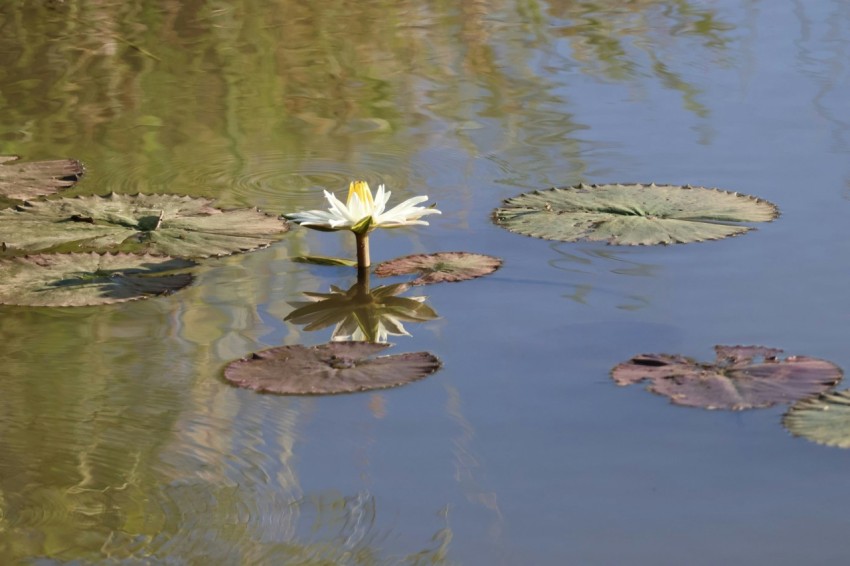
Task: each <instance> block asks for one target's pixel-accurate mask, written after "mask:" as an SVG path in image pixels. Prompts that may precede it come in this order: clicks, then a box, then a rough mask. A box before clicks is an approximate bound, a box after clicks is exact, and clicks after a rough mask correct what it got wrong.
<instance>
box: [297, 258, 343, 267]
mask: <svg viewBox="0 0 850 566" xmlns="http://www.w3.org/2000/svg"><path fill="white" fill-rule="evenodd" d="M292 261H294V262H297V263H309V264H312V265H333V266H344V267H357V260H353V259H345V258H344V257H329V256H323V255H297V256H294V257H293V258H292Z"/></svg>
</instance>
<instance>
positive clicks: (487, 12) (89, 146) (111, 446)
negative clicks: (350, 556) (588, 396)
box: [0, 0, 730, 564]
mask: <svg viewBox="0 0 850 566" xmlns="http://www.w3.org/2000/svg"><path fill="white" fill-rule="evenodd" d="M0 31H1V32H2V33H0V104H2V107H3V112H2V113H0V155H3V154H13V153H19V154H22V155H24V156H26V157H27V158H32V159H38V158H58V157H75V158H79V159H81V160H83V161H84V162H85V164H86V165H87V167H88V174H87V176H86V177H85V178H84V180H83V181H82V182H81V183H80V184H78V185H77V186H76V187H75V188H74V189H72V194H86V193H106V192H109V191H112V190H114V191H118V192H135V191H143V192H172V193H180V194H190V195H203V196H208V197H214V198H217V199H219V202H220V203H221V204H222V205H223V206H238V205H242V206H244V205H251V206H255V205H256V206H260V207H262V208H264V209H266V210H268V211H270V212H285V211H291V210H294V209H303V208H313V207H315V205H317V204H318V200H319V198H320V193H319V192H318V191H316V190H315V189H316V188H317V187H318V186H323V187H327V188H331V189H334V188H338V187H342V186H345V185H346V184H347V182H348V180H349V179H350V178H352V177H356V178H365V179H366V180H369V181H375V180H376V179H377V178H378V176H382V177H381V178H382V179H383V178H384V177H388V178H389V179H390V180H392V181H395V183H394V185H395V186H399V187H405V186H409V185H410V184H412V183H411V182H410V181H411V180H415V179H416V178H417V176H422V175H424V173H421V172H419V171H417V170H416V169H415V166H414V165H413V162H414V161H415V156H416V155H417V153H418V152H420V151H423V149H429V148H430V149H434V150H444V149H446V147H447V145H446V144H447V142H446V138H451V140H452V142H451V143H452V145H450V146H448V148H449V149H450V150H452V151H454V150H455V149H457V148H459V149H460V150H461V151H460V153H461V154H462V155H463V157H464V158H465V159H468V160H473V159H476V158H479V157H480V156H482V155H484V156H492V157H493V158H494V159H497V160H508V158H510V159H509V160H510V161H511V163H512V164H513V168H514V169H515V170H516V171H520V172H519V173H515V172H512V173H510V174H515V175H517V176H518V177H523V175H524V174H525V173H523V172H521V170H522V169H523V167H526V168H528V169H533V167H534V166H535V164H536V163H549V164H551V163H552V162H557V163H559V164H561V165H562V166H563V170H564V171H567V173H565V174H568V175H572V176H573V178H572V179H571V178H565V179H561V181H563V182H565V183H568V182H570V181H572V180H578V178H579V177H580V176H581V175H583V174H584V172H585V170H586V169H587V166H586V165H585V163H584V161H583V159H582V156H581V140H580V135H579V134H580V132H581V130H582V129H583V128H585V127H586V125H585V124H581V123H579V122H578V121H577V120H576V118H575V117H574V116H573V115H572V114H571V113H570V108H571V101H570V99H569V96H568V94H566V93H565V92H564V90H563V89H561V88H559V87H560V86H562V85H561V84H560V83H559V82H558V80H556V78H557V75H558V74H559V73H561V72H564V69H572V68H576V69H579V70H581V71H583V72H586V73H589V74H592V75H594V76H597V77H599V79H600V80H604V81H623V82H628V81H631V80H633V79H634V78H635V77H636V76H638V75H648V76H650V77H653V78H654V80H657V81H660V82H661V83H662V84H663V85H665V87H667V88H669V89H673V90H676V91H678V92H680V93H681V97H682V99H683V101H684V102H683V104H684V105H685V106H686V107H687V108H688V109H689V110H690V111H692V112H693V113H694V114H695V115H698V116H699V115H704V114H705V113H706V112H707V110H706V108H705V107H703V106H701V105H700V103H699V92H698V90H697V89H696V87H694V86H692V85H689V84H688V83H687V81H686V80H685V79H683V78H682V76H681V75H679V74H677V73H676V72H675V61H678V59H675V60H674V61H669V60H668V59H667V58H666V55H667V54H668V51H667V50H681V45H682V44H684V45H686V46H688V47H690V46H692V45H693V44H696V46H697V47H698V48H699V51H698V54H706V53H708V54H709V55H710V56H711V57H718V58H720V57H722V54H723V49H724V48H725V45H726V42H727V32H728V31H730V29H729V26H728V25H727V24H724V23H723V22H721V21H719V19H718V18H717V17H716V16H715V15H714V14H712V12H711V11H710V10H705V9H697V8H694V7H693V6H692V4H691V3H689V2H685V1H682V0H676V1H656V0H644V1H641V2H630V3H627V4H625V5H624V4H623V3H621V2H566V1H558V0H551V1H550V2H548V3H546V2H537V1H534V0H500V1H496V2H481V1H474V2H462V3H444V2H425V3H422V2H412V1H409V0H404V1H401V2H392V1H370V2H360V3H351V2H342V1H336V0H329V1H326V2H312V3H311V2H295V1H292V0H277V1H272V2H268V1H263V2H261V1H259V0H232V1H228V2H219V1H212V0H211V1H202V0H192V1H186V2H143V1H141V0H134V1H124V0H121V1H118V0H99V1H95V0H64V1H59V0H55V1H50V0H44V1H26V0H17V1H16V0H12V1H6V2H4V4H3V7H2V9H0ZM564 42H565V43H564ZM459 190H460V191H463V190H465V189H463V188H461V189H459ZM454 198H457V197H454ZM466 198H468V199H469V198H471V196H470V195H466ZM461 214H464V213H461ZM287 245H288V246H290V249H297V251H298V252H299V253H304V250H303V249H302V248H303V247H304V246H305V243H304V241H303V238H301V236H299V235H298V234H292V235H290V237H288V241H287ZM275 253H277V252H269V253H268V254H267V255H264V256H261V257H262V259H263V260H264V261H269V260H270V261H276V260H278V259H279V258H280V257H285V255H286V254H279V255H273V254H275ZM293 255H294V254H293ZM270 258H271V259H270ZM241 261H243V264H241V265H250V266H251V269H250V270H248V269H245V271H244V272H240V273H239V275H238V277H237V281H236V282H230V283H229V284H228V283H227V282H223V281H221V282H220V281H215V280H214V276H213V275H210V276H209V277H206V278H202V281H201V283H200V285H199V286H198V287H196V288H194V289H190V290H189V291H187V292H186V293H185V294H184V295H182V296H181V297H175V298H174V299H169V300H167V301H163V302H155V303H151V304H148V305H131V306H128V307H126V308H122V309H118V310H104V311H93V310H86V311H83V312H75V313H73V314H69V313H68V312H66V311H56V312H55V313H53V312H47V311H38V312H31V311H28V310H25V309H11V308H4V309H2V311H0V335H2V339H0V358H2V359H3V360H4V375H3V383H4V392H3V395H2V401H0V402H2V404H3V408H2V411H0V413H2V416H0V451H2V454H3V457H2V458H0V556H2V557H3V558H5V559H7V560H19V559H25V558H31V557H37V556H47V557H52V558H56V559H61V560H98V559H103V558H109V557H111V558H115V559H118V560H121V559H124V558H127V559H130V558H140V557H148V558H150V557H153V558H155V559H156V558H164V557H168V556H173V557H181V556H191V555H193V554H195V555H205V556H208V557H213V558H211V560H212V562H211V563H228V562H227V560H236V561H239V560H247V561H250V560H260V559H264V558H269V557H277V558H279V557H284V556H305V555H309V553H310V548H311V547H310V546H309V544H308V543H306V542H305V543H303V544H301V543H300V542H299V541H300V540H301V539H299V538H298V537H297V528H296V526H297V525H298V523H299V516H300V515H299V513H300V509H299V507H298V505H297V504H294V503H293V501H300V500H301V499H302V494H301V488H300V486H299V484H298V477H297V472H296V470H295V468H294V465H293V464H292V455H293V451H294V446H295V444H296V443H295V435H296V432H297V426H296V425H297V420H298V406H297V405H296V404H292V405H291V406H287V410H286V411H285V413H286V418H287V419H290V420H288V421H287V420H286V419H283V420H282V422H280V423H273V425H272V426H271V428H272V429H273V431H274V435H273V436H274V439H273V440H272V441H268V442H267V444H266V445H263V446H261V449H262V450H260V449H258V448H256V447H255V445H256V444H257V443H258V440H257V438H256V437H255V436H254V434H255V429H259V428H261V425H263V424H266V425H267V424H268V423H266V422H265V421H262V419H263V418H265V417H264V415H263V414H261V413H263V411H262V410H261V409H262V407H263V406H262V405H261V406H260V409H255V405H253V403H256V404H261V403H263V401H255V400H253V399H252V398H248V397H244V396H242V397H240V396H238V395H239V394H237V393H235V392H233V391H230V390H229V388H226V387H224V386H222V384H221V383H219V382H218V381H217V380H216V379H215V377H214V376H215V375H216V372H217V371H218V368H219V367H220V365H221V362H222V360H226V359H228V358H232V357H236V356H238V355H241V354H242V353H244V352H246V351H249V349H250V348H249V344H248V343H249V342H251V341H253V340H258V339H259V337H258V336H257V334H258V333H259V332H260V331H259V330H257V327H258V326H259V325H260V323H259V322H258V321H259V320H261V317H260V315H259V313H258V311H257V309H256V307H255V305H254V304H253V303H252V300H253V299H254V298H255V297H257V296H262V297H266V298H267V297H269V296H271V295H272V292H271V290H270V289H271V287H272V285H277V286H278V287H281V288H282V287H287V288H293V289H299V288H303V287H304V281H303V280H299V279H298V277H303V275H292V274H285V275H282V276H280V277H281V278H283V279H284V280H279V279H275V277H274V276H273V275H272V274H271V273H270V270H269V269H268V268H267V267H266V266H264V265H262V264H261V261H260V260H259V259H256V256H255V258H251V259H245V260H241ZM229 265H230V269H232V270H234V271H238V270H239V269H240V267H239V266H240V264H239V263H237V262H236V261H234V262H233V263H231V264H229ZM264 270H265V271H264ZM228 273H230V272H228ZM205 282H207V283H208V284H210V285H211V284H212V283H213V282H216V283H220V285H219V286H217V287H216V288H214V289H213V288H210V287H204V284H205ZM312 283H315V282H312ZM252 285H253V287H252ZM264 286H265V287H264ZM312 288H318V284H315V285H313V287H312ZM414 306H415V305H414ZM431 314H432V313H431V312H430V311H428V312H426V311H425V310H424V308H423V309H422V310H421V311H420V312H419V313H418V315H417V316H419V318H427V317H428V316H430V315H431ZM347 328H349V329H351V330H352V332H353V327H347ZM368 328H369V329H372V328H373V326H372V325H371V324H370V325H369V327H368ZM228 330H230V332H229V331H228ZM370 331H371V330H370ZM289 338H292V336H291V335H290V337H289ZM246 415H247V416H246ZM278 415H280V413H278ZM272 452H275V453H276V457H275V458H270V457H268V456H267V454H269V453H272ZM270 460H271V461H270ZM272 468H273V469H275V470H276V472H275V473H274V474H270V475H273V479H269V477H266V475H265V474H266V473H267V469H272ZM345 501H348V500H346V499H345V498H343V497H342V496H340V497H339V498H336V499H334V501H333V502H331V503H328V502H324V503H322V505H323V506H324V507H323V508H326V509H327V508H329V509H337V510H338V509H339V508H340V506H341V505H342V506H343V507H344V505H343V503H341V502H345ZM375 504H376V505H377V506H378V507H379V506H380V502H377V503H375ZM245 509H248V510H249V512H250V513H254V515H252V516H251V520H248V521H242V522H240V520H241V518H242V517H243V515H240V513H241V512H242V511H244V510H245ZM250 513H249V514H250ZM338 515H339V514H338V513H337V514H334V513H330V514H328V513H326V514H324V515H323V514H321V513H318V514H317V518H316V520H317V521H318V522H319V523H321V522H322V521H325V522H332V521H338V520H340V519H339V516H338ZM269 517H271V519H272V520H273V522H272V523H271V524H270V523H269V520H270V519H269ZM329 517H330V518H329ZM201 519H203V521H201ZM435 530H436V529H435ZM192 533H194V534H192ZM439 533H440V538H439V540H438V543H439V544H435V545H434V546H433V547H429V549H430V550H426V551H423V554H421V555H420V556H419V557H417V556H416V555H411V556H410V557H407V558H406V560H407V561H408V562H416V560H419V559H420V558H421V559H422V560H425V559H427V560H431V561H432V562H436V563H439V562H440V561H445V559H446V556H445V548H444V547H442V546H441V545H442V544H443V543H446V544H447V543H448V541H449V540H450V538H451V537H450V536H449V535H450V531H446V530H441V531H439ZM211 541H216V542H215V543H213V542H211ZM378 542H379V541H378ZM317 544H318V543H317ZM203 545H208V547H204V546H203ZM339 545H340V542H339V540H337V539H331V543H330V547H329V548H331V549H332V550H334V551H336V550H339V549H340V546H339ZM423 546H425V544H424V543H423ZM435 548H436V549H435ZM215 552H220V553H221V554H219V555H217V556H216V555H215ZM159 553H162V554H159ZM287 553H289V554H287ZM331 555H332V554H327V556H331ZM314 556H316V557H321V556H325V555H321V554H316V555H314ZM334 556H335V555H334ZM358 556H359V557H360V558H361V560H360V562H359V563H369V564H371V563H379V562H381V560H382V558H381V557H382V555H381V553H380V549H369V550H368V552H367V551H366V550H363V553H362V554H360V555H358ZM217 561H218V562H217ZM230 563H235V562H230Z"/></svg>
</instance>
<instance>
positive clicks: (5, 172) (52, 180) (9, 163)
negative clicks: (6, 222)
mask: <svg viewBox="0 0 850 566" xmlns="http://www.w3.org/2000/svg"><path fill="white" fill-rule="evenodd" d="M18 159H20V158H19V157H18V156H17V155H0V197H5V198H8V199H15V200H28V199H32V198H38V197H43V196H47V195H52V194H53V193H56V192H58V191H60V190H61V189H66V188H68V187H71V186H73V185H74V184H75V183H76V182H77V181H79V179H80V177H82V176H83V171H84V170H83V164H82V163H80V162H79V161H77V160H76V159H54V160H50V161H29V162H20V161H18Z"/></svg>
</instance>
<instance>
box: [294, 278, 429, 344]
mask: <svg viewBox="0 0 850 566" xmlns="http://www.w3.org/2000/svg"><path fill="white" fill-rule="evenodd" d="M408 288H409V286H408V285H407V284H406V283H396V284H394V285H382V286H380V287H376V288H374V289H369V287H368V283H366V284H361V283H357V284H355V285H354V286H352V287H351V288H350V289H348V290H347V291H343V290H342V289H340V288H339V287H335V286H333V285H332V286H331V292H330V293H305V295H306V296H307V300H306V301H297V302H293V303H291V304H292V306H294V307H296V308H295V310H293V311H292V312H291V313H289V315H287V317H286V318H285V319H284V320H287V321H290V322H293V323H295V324H302V325H304V330H308V331H312V330H319V329H321V328H326V327H328V326H330V325H332V324H334V325H336V326H335V327H334V331H333V334H332V335H331V339H332V340H349V341H360V342H386V341H387V338H388V337H390V336H410V333H408V332H407V330H405V328H404V324H403V323H405V322H425V321H428V320H434V319H435V318H437V313H436V312H434V309H432V308H431V307H429V306H428V305H427V304H426V303H425V299H426V297H421V296H420V297H399V296H398V294H399V293H403V292H404V291H406V290H407V289H408Z"/></svg>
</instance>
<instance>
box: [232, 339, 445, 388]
mask: <svg viewBox="0 0 850 566" xmlns="http://www.w3.org/2000/svg"><path fill="white" fill-rule="evenodd" d="M388 346H389V344H376V343H370V342H329V343H327V344H320V345H318V346H301V345H294V346H280V347H278V348H270V349H268V350H262V351H260V352H256V353H255V354H252V355H251V356H250V357H248V358H244V359H241V360H236V361H235V362H231V363H230V364H228V366H227V367H226V368H225V370H224V378H225V379H226V380H227V381H228V382H230V383H231V384H232V385H235V386H237V387H243V388H246V389H251V390H254V391H259V392H261V393H278V394H281V395H330V394H336V393H355V392H358V391H369V390H373V389H386V388H389V387H397V386H399V385H404V384H406V383H411V382H413V381H417V380H419V379H422V378H424V377H426V376H428V375H430V374H432V373H434V372H435V371H437V370H438V369H440V365H441V364H440V360H439V359H437V357H436V356H434V355H433V354H429V353H428V352H413V353H406V354H396V355H393V356H379V357H375V358H371V357H369V356H372V355H374V354H376V353H378V352H380V351H382V350H384V349H385V348H387V347H388Z"/></svg>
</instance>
